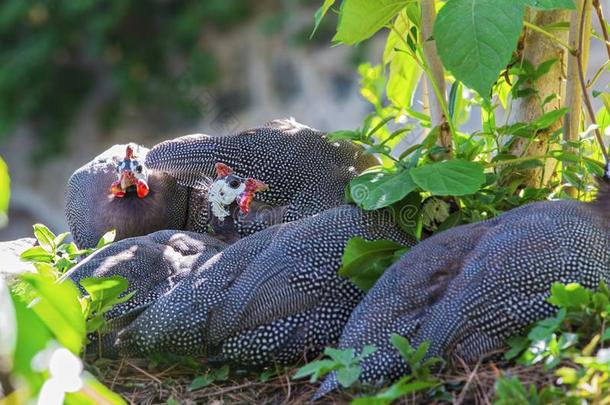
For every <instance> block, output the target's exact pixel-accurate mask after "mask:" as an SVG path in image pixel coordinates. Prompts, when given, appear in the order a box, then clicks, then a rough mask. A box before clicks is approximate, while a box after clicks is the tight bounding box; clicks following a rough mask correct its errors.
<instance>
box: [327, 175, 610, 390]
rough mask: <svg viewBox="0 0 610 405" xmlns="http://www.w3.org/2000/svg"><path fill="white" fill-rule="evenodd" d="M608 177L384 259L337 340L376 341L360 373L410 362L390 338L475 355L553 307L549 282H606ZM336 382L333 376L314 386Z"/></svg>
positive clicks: (384, 376) (375, 375) (399, 370)
mask: <svg viewBox="0 0 610 405" xmlns="http://www.w3.org/2000/svg"><path fill="white" fill-rule="evenodd" d="M609 190H610V186H608V184H607V183H605V182H603V183H602V189H601V191H600V194H599V197H598V200H597V202H595V203H582V202H576V201H553V202H539V203H535V204H531V205H527V206H524V207H521V208H518V209H515V210H512V211H509V212H507V213H505V214H503V215H501V216H499V217H497V218H495V219H491V220H488V221H485V222H481V223H476V224H471V225H464V226H460V227H457V228H453V229H450V230H448V231H445V232H442V233H440V234H438V235H436V236H433V237H431V238H429V239H427V240H425V241H423V242H421V243H420V244H418V245H417V246H416V247H414V248H413V249H412V250H411V251H410V252H409V253H407V254H406V255H405V256H403V258H401V259H400V260H399V261H398V262H397V263H395V264H394V265H393V266H392V267H391V268H389V269H388V270H387V271H386V272H385V274H384V275H383V276H382V277H381V279H380V280H379V281H378V282H377V284H375V286H374V287H373V288H372V289H371V290H370V291H369V293H368V294H367V296H366V297H365V298H364V300H363V301H362V303H360V304H359V305H358V307H357V308H356V309H355V310H354V312H353V313H352V315H351V317H350V320H349V321H348V323H347V325H346V327H345V329H344V331H343V334H342V336H341V339H340V343H339V347H340V348H355V349H356V350H357V351H358V350H359V349H362V348H363V347H364V346H365V345H374V346H376V347H377V348H378V350H377V352H375V353H374V354H372V355H371V356H369V357H367V358H366V359H365V360H364V361H363V362H362V369H363V373H362V377H361V378H362V380H364V381H368V382H373V383H374V382H379V381H385V382H388V381H392V380H395V379H397V378H399V377H400V376H402V375H404V374H405V373H406V372H407V371H408V370H407V366H406V364H405V362H404V361H403V360H402V358H401V357H400V355H399V354H398V352H397V351H396V350H395V349H394V348H393V347H392V345H391V343H390V340H389V339H390V335H391V334H392V333H397V334H400V335H402V336H404V337H406V338H408V339H409V340H410V341H411V342H412V344H414V345H420V344H421V343H422V342H424V341H429V342H430V348H429V352H428V355H427V356H428V357H431V356H439V357H442V358H452V357H459V358H461V359H463V360H465V361H467V362H476V361H478V360H479V359H480V358H482V356H484V355H485V354H488V353H490V352H491V351H494V350H497V349H500V348H501V347H503V345H504V344H505V341H506V339H507V338H508V337H510V336H513V335H516V334H519V333H521V332H523V331H524V329H525V328H526V327H527V326H528V325H529V324H531V323H532V322H534V321H537V320H540V319H542V318H544V317H546V316H549V315H551V314H552V313H554V311H555V310H556V309H555V308H554V307H553V306H552V305H551V304H549V303H548V302H546V298H547V297H548V295H549V291H550V287H551V285H552V283H554V282H561V283H580V284H582V285H583V286H585V287H587V288H596V287H597V286H598V285H599V283H600V281H601V280H604V281H605V282H608V281H610V224H609V218H610V217H609V216H608V213H609V212H610V211H609V208H610V206H609V203H610V198H609V196H610V193H609ZM337 386H338V383H337V380H336V376H335V375H331V376H330V377H328V378H327V379H326V381H325V382H324V383H323V385H322V387H321V388H320V391H319V394H318V396H320V395H323V394H324V393H326V392H328V391H330V390H333V389H335V388H336V387H337Z"/></svg>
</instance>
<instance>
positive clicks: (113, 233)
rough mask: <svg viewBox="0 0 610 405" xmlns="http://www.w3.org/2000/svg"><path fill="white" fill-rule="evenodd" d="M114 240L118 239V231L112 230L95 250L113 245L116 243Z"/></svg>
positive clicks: (104, 236) (102, 238) (103, 236)
mask: <svg viewBox="0 0 610 405" xmlns="http://www.w3.org/2000/svg"><path fill="white" fill-rule="evenodd" d="M114 238H116V229H112V230H110V231H108V232H106V233H105V234H104V235H102V237H101V238H100V240H99V241H98V242H97V246H96V247H95V248H96V249H101V248H103V247H104V246H106V245H109V244H111V243H112V242H114Z"/></svg>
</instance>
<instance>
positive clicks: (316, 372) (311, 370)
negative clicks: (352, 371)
mask: <svg viewBox="0 0 610 405" xmlns="http://www.w3.org/2000/svg"><path fill="white" fill-rule="evenodd" d="M340 366H341V365H340V364H339V363H337V362H336V361H334V360H317V361H312V362H311V363H308V364H305V365H304V366H303V367H301V368H300V369H299V370H298V371H297V372H296V373H295V374H294V375H293V376H292V379H293V380H297V379H299V378H304V377H307V376H310V378H309V382H311V383H315V382H316V381H318V379H320V378H321V377H324V376H325V375H326V374H328V373H330V372H331V371H333V370H336V369H338V368H339V367H340Z"/></svg>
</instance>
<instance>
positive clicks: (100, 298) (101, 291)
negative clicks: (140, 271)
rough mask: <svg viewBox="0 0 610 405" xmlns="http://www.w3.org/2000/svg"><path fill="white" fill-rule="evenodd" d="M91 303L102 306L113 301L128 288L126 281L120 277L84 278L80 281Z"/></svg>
mask: <svg viewBox="0 0 610 405" xmlns="http://www.w3.org/2000/svg"><path fill="white" fill-rule="evenodd" d="M80 285H82V286H83V288H84V289H85V291H87V293H88V294H89V295H90V296H91V299H92V301H93V302H98V303H100V304H101V305H102V306H104V305H106V304H108V303H110V302H112V301H114V300H115V299H117V298H118V296H119V295H121V294H122V293H123V292H124V291H125V290H126V289H127V287H128V283H127V279H126V278H124V277H121V276H111V277H86V278H83V279H82V280H81V281H80Z"/></svg>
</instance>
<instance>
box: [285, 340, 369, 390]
mask: <svg viewBox="0 0 610 405" xmlns="http://www.w3.org/2000/svg"><path fill="white" fill-rule="evenodd" d="M376 351H377V349H376V348H375V347H373V346H365V347H364V348H363V349H362V351H361V352H360V354H358V355H356V350H354V349H345V350H338V349H333V348H331V347H327V348H326V349H325V350H324V354H325V355H326V356H327V357H328V358H326V359H322V360H316V361H312V362H311V363H308V364H306V365H304V366H303V367H301V368H300V369H299V370H298V371H297V372H296V374H295V375H294V376H293V377H292V378H293V379H298V378H304V377H307V376H309V377H310V378H309V382H312V383H314V382H316V381H318V380H319V379H320V378H322V377H324V376H325V375H327V374H328V373H330V372H332V371H334V372H336V377H337V381H338V382H339V384H341V386H342V387H344V388H348V387H350V386H352V385H353V384H354V383H355V382H356V381H358V378H359V377H360V374H362V368H361V367H360V365H359V363H360V362H361V361H362V359H364V358H366V357H368V356H370V355H371V354H373V353H375V352H376Z"/></svg>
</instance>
